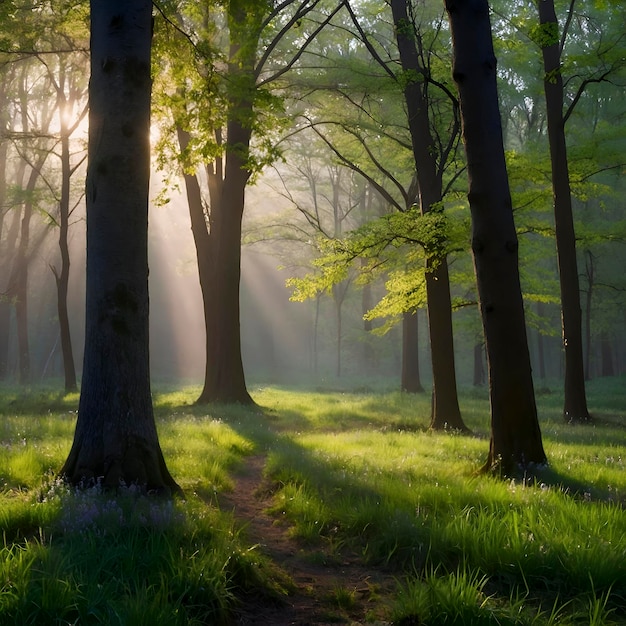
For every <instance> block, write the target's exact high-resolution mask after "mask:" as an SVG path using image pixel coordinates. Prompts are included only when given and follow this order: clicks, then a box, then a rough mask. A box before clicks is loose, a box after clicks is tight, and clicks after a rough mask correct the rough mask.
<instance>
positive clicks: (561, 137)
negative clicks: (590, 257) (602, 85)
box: [538, 0, 591, 422]
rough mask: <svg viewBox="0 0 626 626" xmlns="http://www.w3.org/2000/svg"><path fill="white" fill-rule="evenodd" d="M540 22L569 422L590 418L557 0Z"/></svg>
mask: <svg viewBox="0 0 626 626" xmlns="http://www.w3.org/2000/svg"><path fill="white" fill-rule="evenodd" d="M538 6H539V22H540V24H541V25H542V33H543V39H545V41H542V53H543V62H544V70H545V74H544V82H543V86H544V91H545V96H546V110H547V123H548V140H549V143H550V160H551V163H552V190H553V195H554V224H555V232H556V249H557V259H558V264H559V282H560V287H561V323H562V336H563V350H564V352H565V386H564V406H563V418H564V419H565V421H566V422H588V421H589V420H590V419H591V417H590V415H589V410H588V409H587V397H586V393H585V374H584V360H583V344H582V312H581V306H580V288H579V283H578V267H577V262H576V235H575V232H574V218H573V215H572V196H571V191H570V184H569V171H568V163H567V147H566V143H565V124H564V121H563V77H562V75H561V51H560V44H559V36H558V22H557V19H556V13H555V10H554V2H553V0H540V2H539V3H538Z"/></svg>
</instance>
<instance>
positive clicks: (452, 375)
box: [391, 0, 467, 430]
mask: <svg viewBox="0 0 626 626" xmlns="http://www.w3.org/2000/svg"><path fill="white" fill-rule="evenodd" d="M391 9H392V13H393V21H394V26H395V31H396V38H397V42H398V50H399V52H400V61H401V63H402V69H403V70H404V72H405V80H406V85H405V88H404V95H405V101H406V106H407V113H408V121H409V130H410V133H411V141H412V145H413V155H414V158H415V167H416V170H417V179H418V184H419V201H420V210H421V212H422V214H425V213H428V212H429V211H431V210H433V209H434V208H436V207H438V205H439V203H440V202H441V200H442V181H441V174H440V172H439V171H438V168H437V162H436V155H437V147H436V145H435V142H434V140H433V138H432V133H431V129H430V119H429V113H428V102H427V101H426V98H425V96H424V91H423V90H424V85H425V76H424V69H423V68H422V67H421V64H420V59H419V55H418V51H417V46H416V37H415V33H414V30H413V26H412V23H411V22H410V21H409V17H408V11H407V2H406V0H392V2H391ZM410 76H413V78H412V79H410V80H409V77H410ZM425 252H426V297H427V310H428V327H429V333H430V349H431V358H432V370H433V405H432V416H431V423H430V427H431V428H433V429H448V428H449V429H454V430H467V427H466V426H465V424H464V422H463V419H462V417H461V411H460V408H459V401H458V395H457V384H456V372H455V363H454V340H453V334H452V302H451V299H450V282H449V278H448V263H447V259H446V254H445V252H442V251H441V250H426V251H425Z"/></svg>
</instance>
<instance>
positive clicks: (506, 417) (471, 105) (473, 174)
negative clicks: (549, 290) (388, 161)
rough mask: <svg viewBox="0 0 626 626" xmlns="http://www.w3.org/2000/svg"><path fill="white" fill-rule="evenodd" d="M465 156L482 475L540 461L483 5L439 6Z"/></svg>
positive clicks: (449, 0) (459, 1)
mask: <svg viewBox="0 0 626 626" xmlns="http://www.w3.org/2000/svg"><path fill="white" fill-rule="evenodd" d="M445 7H446V10H447V12H448V17H449V20H450V28H451V33H452V42H453V76H454V80H455V82H456V83H457V87H458V91H459V97H460V103H461V115H462V120H463V137H464V142H465V151H466V154H467V168H468V178H469V194H468V197H469V203H470V210H471V216H472V251H473V255H474V267H475V272H476V280H477V285H478V295H479V302H480V310H481V317H482V322H483V329H484V336H485V342H486V347H487V359H488V368H489V392H490V400H491V443H490V449H489V457H488V460H487V463H486V465H485V469H488V470H494V471H499V472H502V473H511V472H517V471H519V468H527V467H528V466H529V465H531V464H542V463H545V461H546V455H545V453H544V450H543V443H542V440H541V431H540V429H539V422H538V419H537V407H536V404H535V395H534V389H533V381H532V376H531V367H530V354H529V351H528V342H527V337H526V326H525V320H524V306H523V302H522V295H521V287H520V280H519V270H518V242H517V235H516V232H515V224H514V222H513V211H512V206H511V194H510V190H509V183H508V175H507V171H506V164H505V158H504V148H503V141H502V126H501V123H500V112H499V110H498V94H497V87H496V58H495V55H494V51H493V43H492V39H491V25H490V21H489V6H488V3H487V0H446V1H445Z"/></svg>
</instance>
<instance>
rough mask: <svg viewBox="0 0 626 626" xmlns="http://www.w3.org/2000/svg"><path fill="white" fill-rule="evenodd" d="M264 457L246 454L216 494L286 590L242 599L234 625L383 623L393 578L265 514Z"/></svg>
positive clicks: (268, 496) (382, 625) (378, 625)
mask: <svg viewBox="0 0 626 626" xmlns="http://www.w3.org/2000/svg"><path fill="white" fill-rule="evenodd" d="M265 460H266V459H265V457H264V456H251V457H247V458H246V460H245V465H244V466H243V467H242V468H241V469H240V470H239V471H238V472H237V474H236V476H235V486H234V488H233V490H232V491H231V492H228V493H225V494H223V495H221V496H220V498H219V502H220V507H221V509H222V510H225V511H232V512H233V514H234V517H235V520H236V523H237V526H238V527H241V528H243V531H244V533H245V536H246V539H247V541H248V542H251V543H252V544H253V545H256V546H257V547H258V549H259V550H260V552H261V553H262V554H263V555H264V556H265V557H266V558H268V559H269V560H270V561H271V562H272V563H273V564H274V565H275V566H276V567H277V568H278V569H279V571H280V572H281V573H282V574H284V575H286V577H287V580H288V581H290V584H289V588H290V591H289V594H288V595H287V596H286V597H284V599H277V600H276V601H272V600H269V599H268V598H263V599H258V598H246V600H245V602H244V605H243V606H242V607H240V609H239V611H238V613H237V618H236V621H235V624H236V625H237V626H244V625H248V624H256V625H259V626H327V625H331V624H332V625H333V626H336V625H337V624H349V625H350V626H359V625H360V624H368V625H369V626H386V625H388V624H390V623H391V622H389V621H385V615H388V614H389V606H388V603H387V600H388V599H389V597H390V596H391V595H392V594H393V593H394V590H395V589H396V587H397V579H396V578H394V576H393V574H392V573H391V572H389V571H385V569H384V568H380V567H376V568H372V567H368V566H367V565H366V564H364V563H363V561H362V559H360V558H359V555H358V554H350V553H344V552H342V551H339V553H337V552H335V551H333V552H332V553H330V552H329V551H326V550H325V549H324V548H320V547H319V546H318V545H315V546H310V545H307V544H304V543H303V542H301V541H299V540H298V539H296V538H293V537H291V536H290V534H289V526H288V525H287V524H286V523H284V522H281V520H279V519H276V517H273V516H272V515H270V514H269V513H268V512H267V509H268V507H269V506H270V504H271V489H270V488H269V487H270V486H269V485H268V484H267V482H266V480H265V478H264V476H263V468H264V465H265Z"/></svg>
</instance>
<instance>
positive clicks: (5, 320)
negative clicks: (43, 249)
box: [0, 93, 17, 380]
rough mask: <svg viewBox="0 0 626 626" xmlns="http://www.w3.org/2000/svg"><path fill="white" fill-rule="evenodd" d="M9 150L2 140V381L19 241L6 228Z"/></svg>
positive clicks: (0, 331) (7, 347)
mask: <svg viewBox="0 0 626 626" xmlns="http://www.w3.org/2000/svg"><path fill="white" fill-rule="evenodd" d="M0 95H1V93H0ZM0 105H1V101H0ZM0 111H1V109H0ZM0 115H1V113H0ZM7 149H8V143H7V142H6V141H4V140H1V139H0V211H1V213H0V234H4V232H6V236H5V237H4V238H3V239H2V246H1V247H0V268H1V270H0V271H1V272H2V274H1V275H2V283H1V284H0V290H3V291H0V380H4V379H5V378H6V377H7V373H8V364H9V331H10V320H11V300H10V297H9V294H8V291H7V290H8V285H9V283H8V280H9V273H8V272H6V270H10V266H11V265H10V259H11V258H12V256H13V250H14V248H15V242H16V240H17V230H16V229H15V228H12V227H11V226H10V227H9V228H8V229H7V228H6V223H7V221H8V214H9V213H8V209H7V208H6V200H7V193H6V192H7V184H6V183H7V180H6V170H7ZM13 223H16V222H15V218H14V219H13V222H12V224H13ZM5 272H6V273H5Z"/></svg>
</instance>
